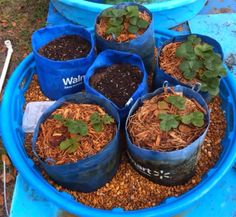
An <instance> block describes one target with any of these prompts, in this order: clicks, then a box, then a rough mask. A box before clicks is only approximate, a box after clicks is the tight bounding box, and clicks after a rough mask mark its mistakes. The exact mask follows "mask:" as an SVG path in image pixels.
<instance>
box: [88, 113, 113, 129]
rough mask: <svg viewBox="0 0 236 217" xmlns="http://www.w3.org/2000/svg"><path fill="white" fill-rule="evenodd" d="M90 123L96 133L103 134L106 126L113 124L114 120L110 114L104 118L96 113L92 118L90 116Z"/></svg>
mask: <svg viewBox="0 0 236 217" xmlns="http://www.w3.org/2000/svg"><path fill="white" fill-rule="evenodd" d="M90 122H91V123H92V125H93V129H94V130H95V131H96V132H101V131H102V130H103V128H104V125H105V124H112V123H114V122H115V121H114V119H113V118H112V117H111V116H109V115H108V114H105V115H104V116H102V115H101V114H99V113H98V112H94V113H93V114H92V115H91V116H90Z"/></svg>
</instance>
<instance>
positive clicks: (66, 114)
mask: <svg viewBox="0 0 236 217" xmlns="http://www.w3.org/2000/svg"><path fill="white" fill-rule="evenodd" d="M94 112H98V113H99V114H100V115H102V116H104V115H105V114H106V112H105V111H104V109H102V108H101V107H100V106H98V105H92V104H75V103H68V104H64V105H63V106H61V107H60V108H58V109H56V110H55V111H54V112H53V113H52V115H55V114H60V115H61V116H62V117H63V118H66V119H72V120H82V121H84V122H85V123H87V125H88V135H86V136H81V137H80V141H79V145H78V148H77V150H76V151H75V152H73V153H68V152H67V151H64V150H61V149H60V147H59V145H60V143H61V142H62V141H65V140H66V139H67V138H73V136H75V135H72V134H70V133H69V132H68V130H67V127H65V126H64V125H63V124H62V123H61V122H60V121H58V120H55V119H53V118H52V117H50V118H47V119H46V121H45V122H44V123H42V124H41V126H40V132H39V136H38V140H37V142H36V151H37V153H38V155H39V157H40V158H41V159H42V160H46V159H47V158H51V159H53V160H54V161H55V164H57V165H62V164H65V163H75V162H77V161H79V160H82V159H84V158H86V157H88V156H91V155H95V154H96V153H98V152H99V151H101V150H102V149H103V148H104V147H105V146H106V144H108V143H109V142H110V141H111V140H112V138H113V137H114V135H115V133H116V124H115V123H114V124H107V125H104V128H103V130H102V131H101V132H96V131H95V130H94V128H93V126H92V124H91V123H90V121H89V119H90V116H91V115H92V114H93V113H94Z"/></svg>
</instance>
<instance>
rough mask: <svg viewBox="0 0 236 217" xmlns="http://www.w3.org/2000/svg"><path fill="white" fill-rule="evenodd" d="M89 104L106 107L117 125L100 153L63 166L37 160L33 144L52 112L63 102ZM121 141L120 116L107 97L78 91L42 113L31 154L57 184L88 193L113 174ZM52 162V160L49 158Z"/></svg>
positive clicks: (33, 140)
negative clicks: (109, 140) (110, 138)
mask: <svg viewBox="0 0 236 217" xmlns="http://www.w3.org/2000/svg"><path fill="white" fill-rule="evenodd" d="M68 102H71V103H88V104H96V105H99V106H101V107H102V108H104V109H105V111H106V112H107V113H108V114H109V115H110V116H112V117H113V118H114V119H115V121H116V124H117V132H116V134H115V136H114V138H113V139H112V141H111V142H110V143H108V144H107V145H106V146H105V147H104V148H103V149H102V150H101V151H100V152H98V153H97V154H95V155H93V156H89V157H87V158H85V159H83V160H80V161H78V162H76V163H67V164H64V165H51V164H50V165H49V164H48V163H47V162H45V161H43V160H42V159H40V157H39V156H38V154H37V152H36V149H35V146H36V142H37V138H38V135H39V130H40V125H41V124H42V123H43V122H44V121H45V120H46V119H47V118H48V117H50V115H51V113H52V112H53V111H55V110H56V109H57V108H59V107H60V106H62V105H63V104H64V103H68ZM119 140H120V119H119V114H118V112H117V110H116V109H115V108H114V106H113V105H112V104H111V103H110V102H109V101H107V100H105V99H102V98H100V97H98V96H94V95H91V94H88V93H77V94H72V95H68V96H65V97H63V98H61V99H59V100H58V101H57V102H55V103H54V104H53V105H52V106H51V107H49V108H48V109H47V110H46V111H45V113H44V114H43V115H42V116H41V118H40V119H39V121H38V124H37V126H36V129H35V132H34V136H33V139H32V149H33V153H34V155H35V156H36V157H37V159H38V160H39V162H40V164H41V166H42V167H43V168H44V169H45V171H46V172H47V174H48V175H49V176H50V177H51V178H52V179H53V180H54V181H55V182H57V183H58V184H60V185H62V186H63V187H66V188H68V189H71V190H76V191H81V192H91V191H95V190H96V189H98V188H100V187H102V186H103V185H105V184H106V183H107V182H108V181H110V180H111V179H112V177H113V176H114V175H115V173H116V171H117V168H118V166H119V163H120V154H121V148H120V145H119ZM50 162H53V159H50Z"/></svg>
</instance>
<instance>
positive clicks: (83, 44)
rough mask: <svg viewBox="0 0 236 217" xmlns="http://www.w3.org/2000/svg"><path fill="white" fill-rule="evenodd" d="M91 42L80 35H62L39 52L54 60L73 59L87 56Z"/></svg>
mask: <svg viewBox="0 0 236 217" xmlns="http://www.w3.org/2000/svg"><path fill="white" fill-rule="evenodd" d="M90 50H91V44H90V43H89V42H88V41H87V40H86V39H84V38H82V37H80V36H79V35H65V36H61V37H59V38H57V39H55V40H53V41H51V42H49V43H48V44H46V45H45V46H43V47H42V48H40V49H39V50H38V52H39V54H40V55H42V56H44V57H47V58H48V59H52V60H59V61H65V60H72V59H78V58H83V57H86V56H87V55H88V53H89V51H90Z"/></svg>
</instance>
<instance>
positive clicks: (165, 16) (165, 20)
mask: <svg viewBox="0 0 236 217" xmlns="http://www.w3.org/2000/svg"><path fill="white" fill-rule="evenodd" d="M206 1H207V0H168V1H162V2H157V3H150V4H144V6H145V7H147V8H148V9H149V10H150V11H151V12H152V13H153V16H154V21H156V24H155V26H156V28H158V29H160V28H171V27H174V26H177V25H179V24H181V23H183V22H185V21H187V20H189V19H191V18H192V17H194V16H195V15H197V14H198V13H199V12H200V11H201V9H202V8H203V7H204V5H205V3H206ZM51 2H52V4H53V6H54V7H55V8H56V9H57V11H58V12H59V13H61V14H62V15H63V16H64V17H66V18H67V19H68V20H71V21H73V22H74V23H78V24H80V25H84V26H87V27H91V26H93V25H94V22H95V19H96V16H97V15H98V14H99V12H101V11H102V10H104V9H106V8H108V7H110V6H111V5H109V4H102V3H96V2H90V1H88V0H87V1H86V0H79V1H78V0H51Z"/></svg>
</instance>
